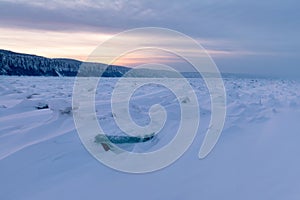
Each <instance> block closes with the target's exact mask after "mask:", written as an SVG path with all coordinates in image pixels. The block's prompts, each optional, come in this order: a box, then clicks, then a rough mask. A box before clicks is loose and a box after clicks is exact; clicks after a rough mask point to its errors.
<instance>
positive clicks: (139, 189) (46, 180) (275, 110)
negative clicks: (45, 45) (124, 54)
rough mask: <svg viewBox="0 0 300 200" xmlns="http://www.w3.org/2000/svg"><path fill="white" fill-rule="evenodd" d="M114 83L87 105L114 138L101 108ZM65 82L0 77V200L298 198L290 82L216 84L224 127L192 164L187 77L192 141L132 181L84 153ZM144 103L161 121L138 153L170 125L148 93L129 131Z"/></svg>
mask: <svg viewBox="0 0 300 200" xmlns="http://www.w3.org/2000/svg"><path fill="white" fill-rule="evenodd" d="M116 81H117V79H116V78H105V79H102V80H101V82H100V85H99V88H98V89H97V97H96V108H97V118H98V121H99V123H100V124H101V126H103V129H104V130H105V131H107V132H108V133H110V134H118V133H119V129H118V128H117V127H116V124H115V123H114V119H113V113H112V112H111V109H110V106H109V105H110V97H111V92H112V91H113V88H114V84H115V82H116ZM73 82H74V79H73V78H70V77H69V78H67V77H13V76H11V77H8V76H1V77H0V199H1V200H2V199H3V200H27V199H28V200H35V199H36V200H39V199H45V200H47V199H49V200H50V199H59V200H60V199H62V200H64V199H73V200H77V199H78V200H81V199H132V200H135V199H145V200H147V199H149V200H150V199H151V200H152V199H165V200H168V199H170V200H174V199H188V200H193V199H195V200H199V199H209V200H220V199H234V200H239V199H243V200H253V199H263V200H268V199H269V200H282V199H285V200H298V199H299V198H300V193H299V188H300V170H299V169H300V159H299V153H300V145H299V142H300V135H299V119H300V100H299V99H300V90H299V89H300V83H299V82H297V81H292V80H272V79H269V80H267V79H245V78H231V79H225V87H226V91H227V117H226V124H225V128H224V130H223V132H222V135H221V138H220V140H219V142H218V143H217V145H216V147H215V148H214V150H213V151H212V152H211V154H209V156H208V157H206V158H205V159H204V160H199V159H198V157H197V155H198V151H199V147H200V145H201V142H202V140H203V136H204V133H205V131H206V130H207V128H208V122H209V118H210V109H209V107H210V102H209V95H208V92H207V89H206V87H205V85H204V83H203V81H202V80H201V79H190V83H191V85H192V87H193V88H194V90H195V91H196V94H197V96H198V98H199V104H200V115H201V123H200V128H199V131H198V134H197V137H196V140H195V141H194V143H193V144H192V146H191V147H190V148H189V150H188V151H187V152H186V153H185V154H184V155H183V156H182V157H181V158H180V159H179V160H178V161H176V162H175V163H174V164H172V165H171V166H169V167H167V168H165V169H163V170H160V171H157V172H153V173H148V174H139V175H134V174H126V173H122V172H118V171H115V170H113V169H110V168H108V167H106V166H104V165H102V164H101V163H99V162H98V161H96V160H95V159H94V158H93V157H92V156H91V155H90V154H89V153H88V152H87V151H86V150H85V148H84V147H83V145H82V144H81V142H80V140H79V137H78V135H77V131H76V129H75V126H74V122H73V117H72V109H71V98H72V89H73ZM174 84H178V83H177V82H176V81H174ZM153 103H160V104H161V105H163V106H164V107H166V108H167V111H168V112H169V113H168V114H169V117H168V120H167V122H166V124H165V126H166V127H165V128H164V129H163V130H162V133H161V134H160V135H159V138H158V140H157V141H155V142H151V143H147V142H146V143H144V144H142V145H144V146H141V149H142V150H145V149H146V150H147V151H151V150H155V149H157V148H159V147H161V146H163V145H165V144H166V143H168V141H170V139H172V137H174V132H175V131H176V129H177V128H178V120H179V119H180V113H178V101H177V100H176V97H175V96H174V95H173V94H172V93H171V92H170V91H168V90H167V89H166V88H164V87H160V86H157V85H149V86H145V87H143V88H141V89H139V90H137V91H136V93H135V94H134V95H133V97H132V101H131V103H130V109H131V115H132V117H133V119H134V120H135V121H136V123H137V124H139V125H141V126H144V125H146V124H147V123H149V116H148V108H149V106H151V105H152V104H153ZM142 147H143V148H142Z"/></svg>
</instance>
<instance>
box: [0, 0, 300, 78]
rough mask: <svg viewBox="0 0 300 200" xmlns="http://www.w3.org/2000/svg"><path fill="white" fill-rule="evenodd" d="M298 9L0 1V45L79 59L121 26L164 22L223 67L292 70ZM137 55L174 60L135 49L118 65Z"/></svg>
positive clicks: (237, 2)
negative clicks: (204, 50) (188, 38)
mask: <svg viewBox="0 0 300 200" xmlns="http://www.w3.org/2000/svg"><path fill="white" fill-rule="evenodd" d="M299 9H300V2H299V1H297V0H285V1H282V0H269V1H261V0H252V1H250V0H247V1H245V0H185V1H182V0H174V1H167V0H160V1H151V0H149V1H148V0H145V1H142V0H141V1H136V0H131V1H128V0H73V1H70V0H69V1H66V0H65V1H63V0H53V1H44V0H40V1H38V0H31V1H26V0H0V13H1V18H0V49H8V50H12V51H17V52H22V53H30V54H37V55H41V56H46V57H51V58H54V57H66V58H74V59H79V60H85V59H86V58H87V57H88V55H89V54H90V53H91V52H92V51H93V50H94V49H95V48H96V47H97V46H98V45H99V44H101V42H103V41H105V40H107V39H109V38H111V37H113V36H114V35H115V34H117V33H119V32H121V31H125V30H128V29H132V28H140V27H162V28H169V29H172V30H175V31H179V32H181V33H184V34H186V35H188V36H190V37H192V38H193V39H195V40H196V41H197V42H199V43H200V44H201V45H202V46H203V47H204V48H205V49H206V50H207V52H208V53H209V54H210V56H211V57H212V58H213V60H214V61H215V63H216V64H217V66H218V68H219V69H220V71H221V72H233V73H235V72H236V73H251V74H264V75H274V76H298V75H300V66H299V63H300V50H299V47H300V39H299V35H300V12H299ZM140 60H143V61H145V60H147V61H148V60H149V62H150V61H151V60H152V61H155V62H162V63H176V62H177V60H176V59H174V58H172V57H170V56H169V55H158V54H151V53H150V54H149V53H142V52H140V53H137V54H135V55H134V54H132V55H129V56H128V57H127V58H124V59H123V60H120V61H119V62H118V63H117V64H121V65H129V66H130V65H134V64H137V63H139V62H140ZM178 63H180V61H178ZM178 63H177V66H178V65H180V64H178ZM181 70H183V71H184V70H185V67H184V65H182V66H181Z"/></svg>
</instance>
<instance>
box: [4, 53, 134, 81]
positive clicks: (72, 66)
mask: <svg viewBox="0 0 300 200" xmlns="http://www.w3.org/2000/svg"><path fill="white" fill-rule="evenodd" d="M82 63H83V62H81V61H78V60H73V59H62V58H54V59H50V58H45V57H41V56H36V55H29V54H21V53H15V52H12V51H7V50H0V75H17V76H76V75H77V72H78V70H79V67H80V65H81V64H82ZM86 65H88V66H89V67H88V68H85V69H88V71H86V74H87V75H92V74H95V75H97V74H99V73H103V76H104V77H120V76H122V75H124V73H126V72H127V71H128V70H129V68H126V67H121V66H114V65H112V66H108V67H107V69H106V70H105V71H104V69H105V68H106V65H105V64H101V63H86ZM103 71H104V72H103Z"/></svg>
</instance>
